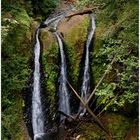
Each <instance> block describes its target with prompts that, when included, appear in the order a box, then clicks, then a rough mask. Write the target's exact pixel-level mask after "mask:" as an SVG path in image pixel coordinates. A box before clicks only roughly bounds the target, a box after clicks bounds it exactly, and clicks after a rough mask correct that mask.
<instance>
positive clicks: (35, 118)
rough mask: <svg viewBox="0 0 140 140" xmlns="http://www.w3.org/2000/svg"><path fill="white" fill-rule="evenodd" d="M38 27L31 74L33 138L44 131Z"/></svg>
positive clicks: (39, 135)
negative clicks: (32, 72)
mask: <svg viewBox="0 0 140 140" xmlns="http://www.w3.org/2000/svg"><path fill="white" fill-rule="evenodd" d="M38 36H39V29H37V30H36V44H35V46H34V74H33V95H32V127H33V134H34V140H36V139H37V138H38V137H41V136H42V135H43V134H44V133H45V129H44V117H43V112H42V111H43V110H42V104H41V95H40V88H41V85H40V62H39V59H40V42H39V37H38Z"/></svg>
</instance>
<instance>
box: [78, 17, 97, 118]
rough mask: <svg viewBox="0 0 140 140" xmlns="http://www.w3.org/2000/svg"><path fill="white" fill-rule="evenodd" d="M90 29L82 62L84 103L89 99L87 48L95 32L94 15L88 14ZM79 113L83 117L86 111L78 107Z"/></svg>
mask: <svg viewBox="0 0 140 140" xmlns="http://www.w3.org/2000/svg"><path fill="white" fill-rule="evenodd" d="M90 22H91V23H90V24H91V25H90V29H89V33H88V38H87V41H86V56H85V62H84V74H83V79H82V87H81V97H82V99H83V100H84V101H85V102H86V101H87V98H88V97H89V92H90V67H89V63H90V61H89V53H90V52H89V47H90V45H91V42H92V39H93V35H94V31H95V17H94V14H90ZM79 111H80V112H81V114H80V116H83V115H84V114H85V112H86V109H84V108H83V107H82V105H80V108H79Z"/></svg>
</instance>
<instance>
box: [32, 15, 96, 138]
mask: <svg viewBox="0 0 140 140" xmlns="http://www.w3.org/2000/svg"><path fill="white" fill-rule="evenodd" d="M65 15H66V14H65V13H64V14H61V15H59V16H57V17H55V18H50V19H48V20H46V21H45V22H44V24H45V25H46V26H49V27H53V29H55V30H56V27H57V25H58V23H59V22H60V21H61V20H62V19H63V18H65ZM90 18H91V26H90V30H89V34H88V38H87V41H86V57H85V62H84V73H83V81H82V87H81V97H82V98H83V100H84V101H86V100H87V98H88V96H89V92H90V69H89V63H90V62H89V53H90V52H89V47H90V45H91V41H92V38H93V34H94V30H95V19H94V15H93V14H90ZM39 32H40V28H38V29H37V30H36V34H35V39H36V44H35V46H34V73H33V92H32V128H33V135H34V140H37V139H42V138H43V136H45V134H46V131H45V127H46V126H45V118H44V114H43V108H42V102H41V73H40V61H39V60H40V41H39ZM55 36H56V38H57V42H58V45H59V49H60V56H61V69H60V77H59V89H58V93H59V111H61V112H63V113H65V114H67V115H70V98H69V91H68V87H67V81H66V79H67V65H66V58H65V53H64V43H63V40H62V36H61V34H60V33H58V32H55ZM79 111H80V112H81V114H80V115H84V113H85V112H86V109H84V108H83V107H82V105H81V106H80V107H79ZM64 120H65V116H64V115H62V114H61V116H60V122H63V121H64Z"/></svg>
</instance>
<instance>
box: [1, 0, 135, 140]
mask: <svg viewBox="0 0 140 140" xmlns="http://www.w3.org/2000/svg"><path fill="white" fill-rule="evenodd" d="M137 3H138V1H136V0H135V1H131V0H130V1H129V2H128V1H127V2H126V1H125V0H122V1H119V0H116V1H115V2H112V1H109V0H108V1H106V2H104V1H102V0H100V1H94V3H92V2H91V3H90V4H87V7H91V8H93V11H94V12H95V14H96V32H95V35H94V39H93V46H92V51H91V53H90V58H91V63H90V64H91V75H92V81H93V84H94V85H96V84H97V83H98V81H99V80H100V78H101V77H102V75H103V73H104V71H105V70H106V69H107V66H108V64H110V62H111V60H112V58H113V56H114V55H117V57H116V61H115V63H114V64H113V65H112V69H111V70H110V72H109V73H108V74H107V76H106V77H105V79H104V81H103V83H102V85H101V86H100V87H99V89H98V90H97V93H96V95H97V96H99V100H98V101H97V106H98V105H100V104H101V110H103V109H104V110H107V111H108V112H109V111H119V112H121V113H124V112H125V113H126V114H127V115H128V116H129V117H132V118H137V115H138V114H137V112H138V111H136V112H135V111H134V110H138V106H137V104H138V103H137V102H138V79H137V77H138V49H137V48H138V6H137ZM6 4H7V6H6ZM2 5H3V9H2V139H6V140H8V139H9V140H26V139H28V138H27V137H28V134H27V130H26V128H25V125H23V124H24V123H23V113H22V108H23V107H24V106H25V103H24V100H23V98H22V95H23V93H24V92H25V91H26V88H27V87H29V86H30V85H28V81H29V79H30V75H31V73H32V66H31V65H30V64H32V61H33V57H32V53H33V44H34V34H35V29H36V27H37V26H38V25H39V24H40V23H39V22H40V21H41V19H42V17H41V16H40V15H38V17H35V15H33V12H31V11H30V10H29V9H30V8H32V6H31V4H27V3H25V2H24V1H20V2H19V3H18V2H17V3H15V4H14V3H11V4H8V3H4V2H3V3H2ZM8 5H9V6H8ZM64 7H65V5H64ZM78 7H80V8H81V7H82V8H83V9H84V8H85V4H84V2H83V1H81V2H79V5H78ZM60 8H61V6H60ZM36 10H37V8H36ZM88 26H89V18H88V15H81V16H80V15H77V16H74V17H72V18H70V19H64V20H63V21H62V22H61V23H60V24H59V26H58V31H59V32H61V33H62V35H63V38H64V41H65V44H66V45H65V52H66V57H67V64H68V79H69V80H70V82H71V83H72V85H73V87H74V88H75V89H76V90H77V91H78V92H79V74H80V70H81V63H82V62H81V60H82V56H83V53H84V44H85V41H86V39H87V33H88V31H87V29H88ZM40 41H41V44H42V47H43V54H42V64H43V71H44V75H45V79H44V81H43V83H44V85H45V87H46V89H47V92H46V96H49V98H50V102H51V106H50V108H51V113H52V114H54V112H55V111H56V108H55V107H54V106H55V98H56V93H57V87H58V84H57V81H58V76H59V60H60V58H59V47H58V45H57V42H56V38H55V37H54V35H53V33H52V32H50V31H47V29H46V28H45V29H42V30H41V33H40ZM93 87H94V86H93ZM26 94H29V93H26ZM112 99H113V100H112ZM108 102H110V104H108ZM101 110H99V111H101ZM125 113H124V114H125ZM132 114H133V115H132ZM111 116H112V115H111ZM111 116H109V115H107V116H106V117H107V118H104V117H103V120H105V121H109V118H111ZM116 117H117V115H116ZM122 119H123V120H125V121H126V123H125V121H124V123H123V121H122ZM114 120H115V121H114ZM120 120H121V121H120ZM111 121H113V122H116V123H118V124H121V125H122V126H123V125H124V126H125V127H122V129H121V128H120V127H119V126H117V125H116V124H115V125H116V127H115V128H114V130H113V132H112V133H114V135H115V133H116V134H118V132H119V134H120V135H117V138H116V139H117V140H119V139H122V138H124V137H125V136H126V135H127V132H128V130H130V129H131V127H130V125H131V124H133V126H134V127H135V122H134V121H133V119H132V121H129V120H128V118H127V117H123V116H122V118H121V117H120V119H118V120H116V118H115V117H114V118H112V120H111ZM111 121H110V122H109V123H110V125H111V126H108V128H109V129H111V128H112V127H113V126H112V122H111ZM118 121H119V122H118ZM105 123H106V122H105ZM86 125H89V124H88V123H85V124H84V125H83V126H81V127H80V130H78V131H79V132H77V133H76V134H75V135H83V136H82V137H81V139H87V140H89V139H100V138H101V137H104V136H100V132H99V133H97V134H94V133H91V130H92V129H93V130H94V129H95V128H94V126H91V127H89V129H90V130H89V131H88V132H87V131H86V128H87V127H86V128H85V126H86ZM90 125H91V123H90ZM120 129H121V130H120ZM99 131H100V130H99ZM123 132H124V133H125V135H124V133H123ZM73 137H75V136H73ZM119 137H120V138H119ZM136 137H137V132H136V133H135V135H134V138H136Z"/></svg>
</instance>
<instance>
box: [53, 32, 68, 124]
mask: <svg viewBox="0 0 140 140" xmlns="http://www.w3.org/2000/svg"><path fill="white" fill-rule="evenodd" d="M55 35H56V38H57V40H58V44H59V48H60V55H61V71H60V77H59V83H60V85H59V110H60V111H62V112H64V113H65V114H67V115H70V104H69V94H68V88H67V81H66V79H67V73H66V70H67V66H66V59H65V54H64V48H63V42H62V39H61V36H60V34H59V33H55ZM64 119H65V116H63V115H61V117H60V121H63V120H64Z"/></svg>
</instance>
